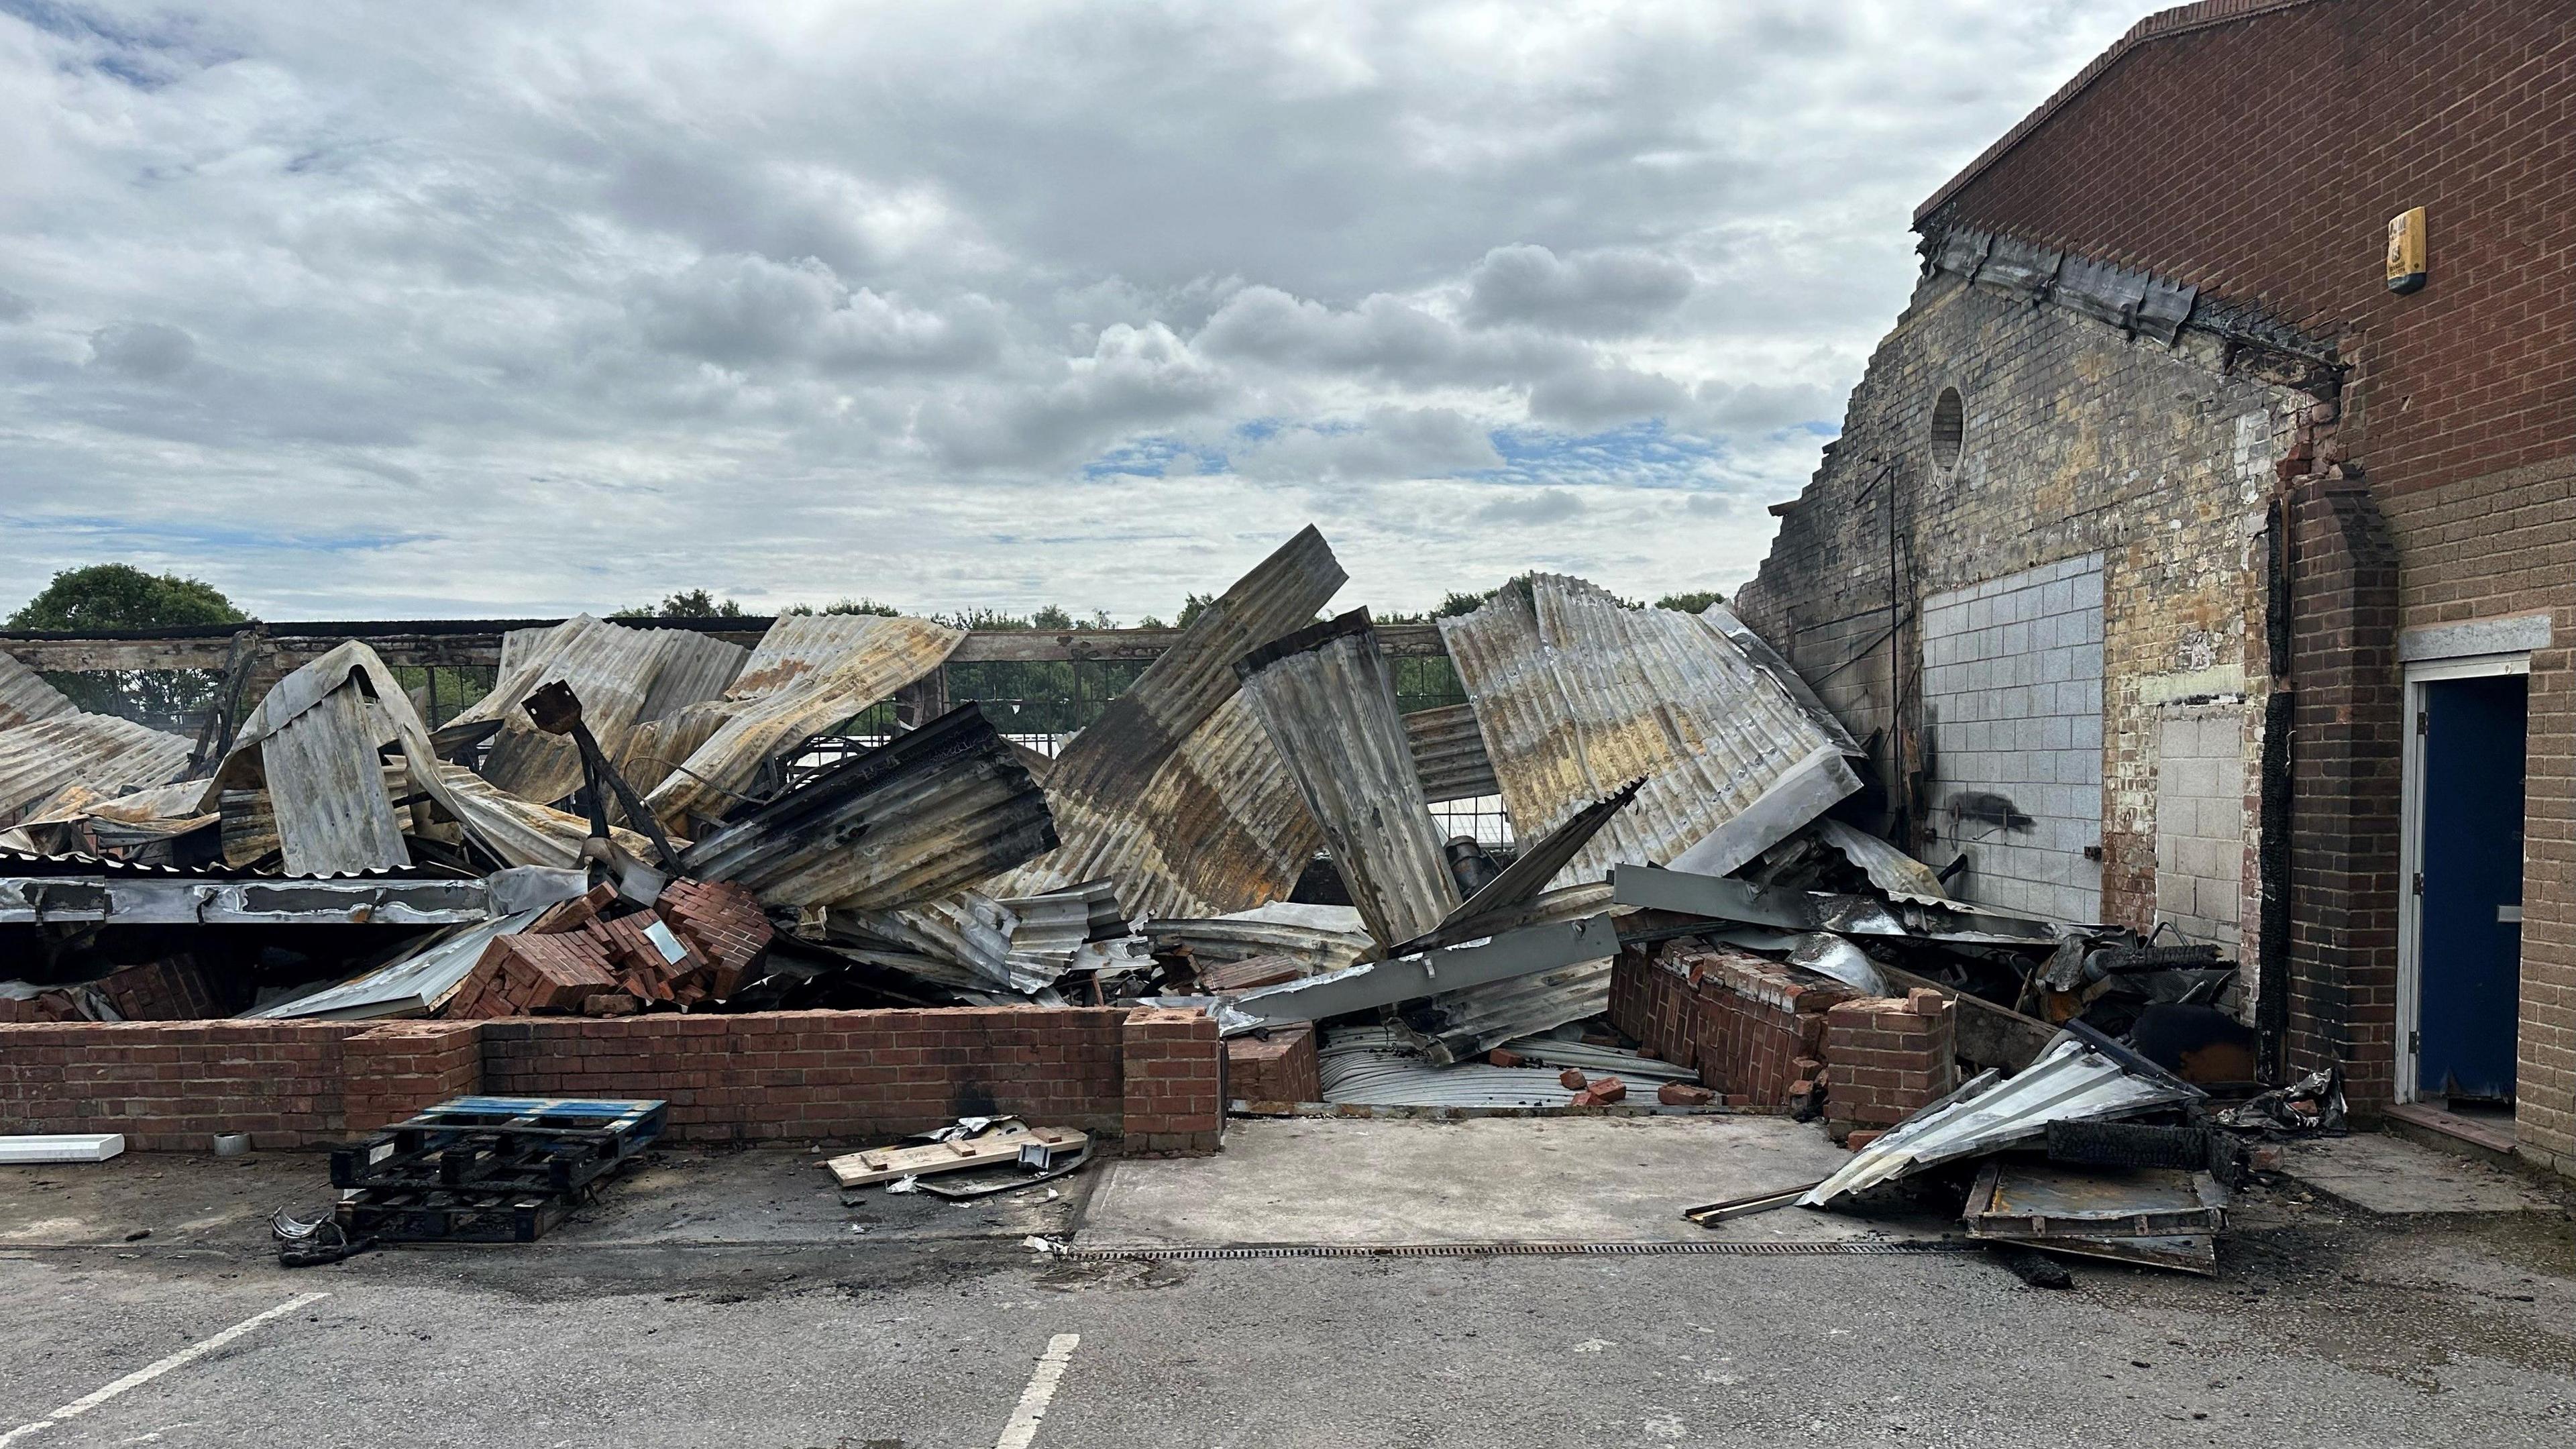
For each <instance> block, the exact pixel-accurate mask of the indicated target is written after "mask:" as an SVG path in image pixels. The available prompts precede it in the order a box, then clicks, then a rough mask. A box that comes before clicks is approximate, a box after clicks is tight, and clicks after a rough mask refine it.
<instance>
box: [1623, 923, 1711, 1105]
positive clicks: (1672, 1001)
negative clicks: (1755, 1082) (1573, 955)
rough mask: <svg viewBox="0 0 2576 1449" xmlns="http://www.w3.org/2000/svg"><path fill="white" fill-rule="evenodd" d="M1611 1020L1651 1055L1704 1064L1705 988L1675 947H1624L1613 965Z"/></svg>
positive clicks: (1690, 1064)
mask: <svg viewBox="0 0 2576 1449" xmlns="http://www.w3.org/2000/svg"><path fill="white" fill-rule="evenodd" d="M1610 1024H1611V1025H1612V1026H1615V1027H1617V1028H1618V1029H1619V1030H1621V1031H1623V1032H1625V1033H1627V1034H1628V1035H1629V1036H1630V1037H1633V1038H1635V1039H1636V1041H1637V1044H1638V1045H1639V1046H1640V1047H1641V1048H1642V1049H1643V1050H1644V1051H1645V1053H1646V1055H1648V1056H1650V1057H1660V1058H1662V1059H1663V1060H1665V1061H1668V1062H1671V1063H1672V1064H1673V1065H1675V1066H1679V1067H1694V1068H1696V1067H1697V1066H1698V1065H1699V993H1698V991H1697V990H1696V989H1695V988H1694V987H1693V985H1692V983H1691V980H1690V977H1689V976H1688V975H1687V974H1686V973H1685V972H1684V970H1683V969H1682V968H1681V967H1680V966H1679V965H1677V964H1676V958H1675V955H1674V953H1673V952H1671V951H1670V950H1667V949H1664V948H1662V947H1659V946H1622V947H1620V948H1619V955H1618V958H1617V959H1616V960H1615V961H1613V962H1612V963H1611V967H1610ZM1709 1085H1711V1086H1716V1085H1717V1084H1716V1083H1714V1082H1712V1083H1710V1084H1709Z"/></svg>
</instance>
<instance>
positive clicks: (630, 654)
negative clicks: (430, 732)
mask: <svg viewBox="0 0 2576 1449" xmlns="http://www.w3.org/2000/svg"><path fill="white" fill-rule="evenodd" d="M749 652H750V651H748V650H746V649H744V648H743V647H742V646H741V645H739V644H729V643H727V642H725V641H724V640H721V639H711V638H709V637H707V636H706V635H704V634H700V633H698V632H696V631H695V630H690V629H630V628H626V627H625V626H623V625H619V624H613V623H609V622H607V621H605V620H601V619H596V618H593V617H591V616H590V615H588V614H577V615H575V616H573V617H572V618H569V619H566V620H564V621H563V622H562V623H560V624H557V625H555V626H553V627H552V628H545V629H513V630H511V631H510V632H509V633H507V634H504V635H503V636H501V667H500V671H499V679H498V682H496V683H495V684H494V685H493V686H492V690H491V692H490V693H489V694H486V695H485V696H483V698H482V699H480V700H478V701H476V702H475V703H473V704H471V705H468V706H466V707H465V709H464V710H463V711H462V712H460V713H458V714H457V715H456V717H455V718H453V719H451V720H449V721H448V723H447V726H446V727H445V729H443V730H442V731H441V733H442V734H445V733H447V732H448V731H451V730H455V729H456V728H457V727H459V726H465V727H469V728H471V727H474V726H479V725H489V726H490V727H491V728H492V729H494V730H495V731H497V732H498V733H497V735H496V737H495V738H494V739H493V741H492V748H491V752H490V754H489V756H488V757H487V758H486V759H485V760H484V762H483V775H484V778H485V779H488V780H490V781H491V782H492V783H493V784H495V785H498V786H500V787H501V788H502V789H504V790H507V791H509V792H510V793H512V794H514V795H522V796H525V797H527V798H528V799H531V800H542V801H552V800H560V799H562V798H563V797H564V796H566V795H569V794H571V793H572V792H573V791H574V790H575V789H576V788H578V787H579V786H580V785H581V782H582V763H581V757H580V755H579V753H578V752H577V750H576V749H575V747H574V746H573V744H572V742H571V741H569V740H567V739H564V738H562V737H561V736H556V735H550V734H548V733H546V732H544V731H541V730H538V729H536V728H534V727H532V726H531V725H530V723H529V721H528V720H527V719H526V718H525V717H523V716H522V715H521V714H520V712H519V708H518V706H519V703H520V701H522V700H525V699H527V698H528V697H529V696H530V695H532V694H535V693H536V692H537V690H538V689H540V688H542V687H543V686H545V685H549V684H564V685H568V686H570V687H571V688H572V689H573V690H574V692H575V693H577V694H579V695H580V696H581V699H582V703H583V706H584V711H583V719H584V722H585V723H587V724H588V725H589V726H590V728H591V730H592V731H593V733H594V734H595V735H596V736H597V737H598V741H599V746H600V748H601V749H602V750H603V751H605V752H606V753H607V755H608V757H609V758H611V759H615V758H617V757H618V756H620V755H621V754H622V753H623V752H624V751H625V749H626V747H627V742H628V740H629V739H630V738H631V737H632V736H633V734H634V732H635V730H636V729H637V728H638V727H640V726H641V725H643V724H645V723H646V722H648V721H652V720H658V719H662V718H664V717H666V716H668V715H670V714H673V713H675V712H676V711H678V710H679V709H680V708H682V707H683V706H686V705H691V704H696V703H698V702H700V701H702V700H710V699H714V698H716V697H717V696H718V695H720V694H722V693H723V692H724V690H725V687H726V686H727V685H729V684H731V683H733V680H734V676H735V675H736V674H738V673H739V672H740V671H741V669H742V665H743V659H744V658H745V656H746V655H747V654H748V653H749ZM656 778H657V779H658V778H659V777H658V776H657V777H656Z"/></svg>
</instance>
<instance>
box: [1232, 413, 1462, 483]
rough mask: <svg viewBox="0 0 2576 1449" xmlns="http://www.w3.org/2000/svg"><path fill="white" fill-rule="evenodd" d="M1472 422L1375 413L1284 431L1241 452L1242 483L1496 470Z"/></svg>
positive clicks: (1237, 462) (1456, 416) (1237, 458)
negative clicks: (1326, 425)
mask: <svg viewBox="0 0 2576 1449" xmlns="http://www.w3.org/2000/svg"><path fill="white" fill-rule="evenodd" d="M1502 461H1503V458H1502V455H1501V454H1500V453H1498V452H1496V451H1495V450H1494V443H1493V439H1492V438H1491V437H1490V436H1489V435H1488V434H1487V431H1486V429H1485V428H1484V427H1483V426H1482V425H1480V424H1478V423H1477V422H1476V420H1475V419H1473V418H1470V417H1467V416H1466V415H1464V414H1462V413H1458V412H1455V411H1452V410H1449V409H1446V408H1380V409H1376V410H1373V411H1371V412H1370V413H1368V414H1367V415H1366V416H1365V417H1363V418H1360V419H1358V420H1355V421H1353V422H1351V423H1349V424H1346V425H1335V426H1329V427H1313V428H1291V429H1283V430H1281V431H1279V432H1277V433H1274V434H1272V435H1271V436H1270V437H1269V438H1267V439H1265V440H1263V441H1262V442H1260V443H1258V444H1254V445H1250V446H1238V447H1237V449H1236V450H1235V455H1234V471H1235V472H1236V473H1238V474H1241V475H1242V476H1244V477H1247V478H1253V479H1261V480H1277V481H1305V482H1315V483H1328V484H1329V483H1351V482H1357V483H1374V482H1394V481H1398V480H1403V479H1411V478H1441V477H1449V476H1452V475H1455V474H1459V473H1467V472H1474V471H1477V470H1480V469H1485V468H1494V467H1499V466H1501V464H1502Z"/></svg>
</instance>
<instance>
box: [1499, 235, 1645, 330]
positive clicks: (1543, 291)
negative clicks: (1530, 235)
mask: <svg viewBox="0 0 2576 1449" xmlns="http://www.w3.org/2000/svg"><path fill="white" fill-rule="evenodd" d="M1693 280H1694V278H1693V275H1692V272H1691V269H1690V267H1689V266H1688V265H1687V264H1685V263H1683V262H1679V261H1676V260H1674V259H1673V258H1671V257H1668V256H1660V255H1657V254H1656V253H1654V252H1649V251H1642V250H1638V249H1635V248H1604V249H1601V250H1597V251H1589V252H1579V253H1576V254H1574V255H1572V256H1566V257H1559V256H1558V255H1557V254H1556V253H1554V252H1552V251H1549V250H1548V249H1547V248H1545V247H1541V246H1509V247H1496V248H1494V249H1493V250H1492V251H1489V252H1487V253H1485V259H1484V260H1483V261H1480V262H1478V263H1477V264H1476V266H1475V269H1474V270H1472V271H1470V272H1469V273H1468V274H1467V320H1469V321H1470V322H1473V323H1476V324H1477V325H1479V326H1485V327H1491V326H1494V325H1496V324H1499V323H1508V322H1526V323H1531V324H1534V325H1536V326H1540V327H1549V328H1554V329H1556V330H1559V331H1564V332H1573V333H1577V334H1580V335H1584V336H1618V335H1621V334H1623V333H1628V332H1634V331H1636V330H1638V329H1640V328H1643V327H1645V326H1647V325H1649V324H1650V323H1653V322H1654V321H1656V320H1657V319H1659V318H1662V317H1664V316H1666V315H1668V314H1670V313H1671V312H1672V311H1673V310H1674V309H1675V308H1677V307H1679V306H1681V304H1682V302H1683V301H1684V300H1685V299H1687V298H1688V297H1689V296H1690V293H1691V286H1692V283H1693Z"/></svg>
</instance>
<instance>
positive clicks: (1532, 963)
mask: <svg viewBox="0 0 2576 1449" xmlns="http://www.w3.org/2000/svg"><path fill="white" fill-rule="evenodd" d="M1618 950H1619V933H1618V931H1617V930H1616V928H1614V927H1613V926H1612V925H1611V923H1610V918H1609V916H1607V915H1598V916H1587V917H1584V918H1583V919H1582V920H1579V921H1552V922H1548V923H1546V924H1543V925H1536V926H1524V927H1522V928H1521V929H1519V930H1517V931H1512V932H1508V933H1506V934H1503V935H1499V936H1493V937H1489V938H1487V939H1484V940H1480V941H1468V942H1464V943H1461V944H1459V945H1455V946H1442V947H1439V948H1437V949H1435V950H1431V951H1424V952H1419V953H1417V954H1415V955H1411V956H1397V957H1393V958H1390V959H1388V960H1384V961H1370V962H1365V963H1363V964H1361V965H1358V966H1352V967H1349V968H1347V969H1345V970H1341V971H1335V972H1333V973H1331V974H1329V975H1325V976H1309V977H1307V978H1306V979H1304V980H1302V981H1290V982H1284V983H1282V984H1280V985H1277V986H1265V987H1262V988H1261V989H1260V990H1257V991H1247V992H1245V993H1244V994H1243V995H1242V996H1240V997H1237V998H1236V999H1235V1009H1236V1011H1237V1012H1238V1013H1240V1015H1241V1017H1242V1018H1243V1020H1244V1027H1243V1029H1247V1030H1248V1029H1249V1028H1250V1027H1251V1026H1256V1025H1263V1024H1273V1025H1275V1024H1277V1023H1281V1022H1290V1021H1321V1020H1324V1019H1325V1018H1327V1017H1334V1016H1340V1015H1343V1014H1345V1013H1347V1012H1353V1011H1365V1010H1368V1009H1369V1008H1371V1007H1378V1006H1392V1005H1394V1004H1395V1003H1397V1002H1401V1001H1412V1000H1415V999H1417V998H1419V997H1425V996H1435V995H1438V994H1439V993H1441V992H1443V991H1458V990H1462V989H1464V988H1466V987H1470V986H1482V985H1485V984H1487V983H1489V982H1494V981H1508V980H1511V979H1512V978H1514V977H1520V976H1535V975H1537V974H1539V973H1540V972H1543V971H1554V970H1557V969H1559V968H1561V967H1566V966H1572V965H1575V964H1577V963H1578V962H1585V961H1597V960H1601V959H1603V958H1605V957H1610V956H1615V955H1617V954H1618Z"/></svg>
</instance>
